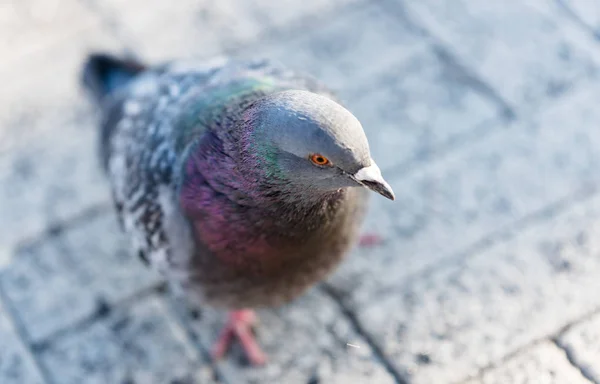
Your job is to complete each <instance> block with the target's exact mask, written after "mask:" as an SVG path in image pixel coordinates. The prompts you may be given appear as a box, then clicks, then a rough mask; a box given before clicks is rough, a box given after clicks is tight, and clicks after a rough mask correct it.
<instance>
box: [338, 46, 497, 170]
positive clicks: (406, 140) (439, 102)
mask: <svg viewBox="0 0 600 384" xmlns="http://www.w3.org/2000/svg"><path fill="white" fill-rule="evenodd" d="M342 94H343V95H345V96H346V99H347V100H348V102H347V106H348V108H349V109H350V110H352V112H353V113H354V114H355V115H356V116H357V118H358V119H359V120H360V121H361V123H362V125H363V127H364V128H365V131H366V133H367V136H368V138H369V145H370V147H371V151H372V153H373V154H374V156H375V159H376V160H377V162H378V164H379V166H380V167H381V168H382V169H383V171H384V173H387V172H386V171H391V170H392V169H394V168H395V167H397V166H399V165H402V166H413V164H414V162H415V161H426V160H428V159H429V158H430V157H431V156H432V155H435V154H436V152H437V151H438V150H439V149H440V148H442V147H444V146H447V145H448V144H449V143H451V142H453V141H459V142H460V141H462V140H464V138H463V137H464V136H465V135H469V134H471V133H473V132H475V131H487V130H490V129H494V128H497V126H495V125H494V124H489V123H488V122H489V121H491V120H492V119H493V118H494V117H495V116H496V115H498V114H499V109H498V108H497V105H495V104H493V103H492V101H491V100H489V99H487V98H485V97H484V96H483V95H481V94H480V93H478V92H477V91H476V90H475V89H474V88H473V87H472V86H471V84H470V83H469V82H468V81H466V80H465V79H464V78H463V77H461V76H460V71H459V70H458V69H457V68H454V67H453V66H452V65H451V64H450V63H447V62H444V61H442V60H440V59H439V57H438V56H437V55H435V54H434V53H433V52H432V51H431V50H426V51H424V52H420V53H418V54H416V55H414V56H413V57H411V58H410V59H409V60H407V62H406V63H405V64H404V65H402V66H399V67H396V68H394V69H391V70H387V71H381V72H380V77H379V78H378V79H377V82H376V84H373V85H372V86H371V87H370V88H367V89H361V90H357V91H355V92H343V93H342ZM486 123H487V124H486Z"/></svg>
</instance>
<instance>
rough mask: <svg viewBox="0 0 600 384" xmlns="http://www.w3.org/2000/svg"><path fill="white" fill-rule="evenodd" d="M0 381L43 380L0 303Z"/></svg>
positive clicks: (31, 382)
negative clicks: (0, 343)
mask: <svg viewBox="0 0 600 384" xmlns="http://www.w3.org/2000/svg"><path fill="white" fill-rule="evenodd" d="M0 340H2V347H1V348H0V383H2V384H23V383H27V384H42V383H44V380H43V379H42V376H41V374H40V372H39V371H38V369H37V367H36V366H35V363H34V361H33V358H32V356H31V353H30V352H29V351H28V350H27V348H26V346H25V345H23V343H22V341H21V340H20V339H19V337H18V335H17V334H16V333H15V329H14V326H13V324H12V323H11V321H10V319H9V315H8V314H7V313H6V312H4V308H3V307H2V306H1V305H0Z"/></svg>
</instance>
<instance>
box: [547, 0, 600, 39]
mask: <svg viewBox="0 0 600 384" xmlns="http://www.w3.org/2000/svg"><path fill="white" fill-rule="evenodd" d="M555 1H556V2H557V3H558V4H559V5H562V6H564V7H566V8H567V10H568V11H570V12H572V13H573V15H574V16H575V17H577V18H578V19H579V20H581V21H582V22H583V23H584V24H585V25H586V26H588V27H589V28H591V29H592V30H593V31H594V32H595V33H596V34H600V3H598V2H597V1H589V0H555ZM599 36H600V35H599Z"/></svg>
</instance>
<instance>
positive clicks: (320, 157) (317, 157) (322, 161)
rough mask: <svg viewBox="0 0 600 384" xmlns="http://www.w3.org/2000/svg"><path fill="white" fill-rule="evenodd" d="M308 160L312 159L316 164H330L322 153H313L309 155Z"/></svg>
mask: <svg viewBox="0 0 600 384" xmlns="http://www.w3.org/2000/svg"><path fill="white" fill-rule="evenodd" d="M310 161H312V162H313V163H314V164H316V165H330V164H331V163H330V162H329V159H328V158H326V157H325V156H323V155H319V154H318V153H315V154H314V155H311V156H310Z"/></svg>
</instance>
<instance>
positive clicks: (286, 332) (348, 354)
mask: <svg viewBox="0 0 600 384" xmlns="http://www.w3.org/2000/svg"><path fill="white" fill-rule="evenodd" d="M258 315H259V319H260V323H259V325H258V327H257V335H258V340H259V343H260V344H261V346H262V347H263V349H264V351H265V352H266V353H267V354H268V355H269V363H268V364H267V365H266V366H265V367H262V368H255V367H249V366H247V362H246V359H245V357H243V355H242V353H241V349H240V348H239V346H237V345H235V346H234V347H233V348H232V349H231V352H230V353H229V354H228V355H227V357H226V358H225V359H224V360H221V362H219V364H218V369H219V371H220V373H221V374H222V377H223V380H224V381H225V382H226V383H228V384H229V383H230V384H242V383H248V384H259V383H260V384H269V383H290V384H297V383H298V384H305V383H328V384H329V383H331V384H342V383H343V384H346V383H348V384H352V383H356V384H359V383H360V384H362V383H377V384H386V383H394V380H393V378H392V377H391V376H390V375H389V374H388V372H387V371H386V370H385V369H384V367H383V366H382V365H381V364H380V363H379V361H378V360H377V359H376V358H375V357H374V355H373V351H372V350H371V348H370V347H369V345H368V344H367V343H366V341H365V340H364V339H363V338H361V337H360V336H358V335H357V333H356V332H355V331H354V330H353V328H352V326H351V325H350V323H349V322H348V320H346V319H345V318H344V315H342V313H341V312H340V311H339V309H338V305H337V304H336V303H334V302H333V301H332V300H331V299H330V298H329V297H326V296H325V295H323V294H322V293H320V291H318V290H317V289H313V290H312V291H310V292H309V293H308V294H307V295H305V296H303V297H301V298H300V299H298V300H296V301H295V302H293V303H291V304H289V305H287V306H284V307H281V308H278V309H273V310H264V311H260V312H259V313H258ZM186 321H187V322H188V324H189V325H190V327H191V329H193V330H194V332H195V333H196V334H198V335H199V336H200V340H201V341H202V343H203V344H204V345H205V346H211V345H212V343H213V342H214V341H215V340H216V339H217V336H218V334H219V332H220V330H221V327H222V326H223V325H224V321H225V314H224V313H221V312H217V311H214V310H211V309H205V310H203V311H202V312H200V315H199V316H197V318H196V319H192V318H191V317H188V318H187V320H186ZM348 343H350V344H352V345H354V346H349V345H347V344H348Z"/></svg>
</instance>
